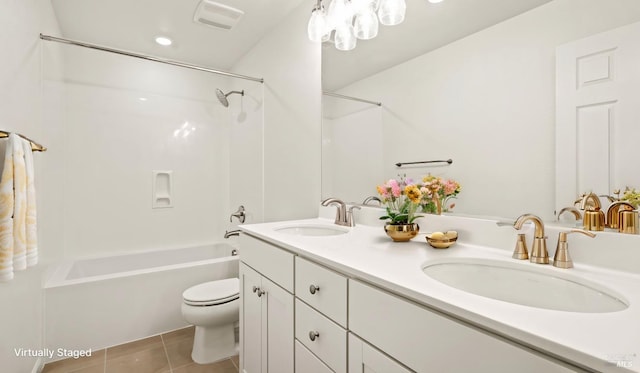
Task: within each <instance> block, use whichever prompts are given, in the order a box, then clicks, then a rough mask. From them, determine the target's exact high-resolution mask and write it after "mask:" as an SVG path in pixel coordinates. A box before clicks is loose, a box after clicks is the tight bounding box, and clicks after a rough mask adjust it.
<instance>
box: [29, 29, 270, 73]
mask: <svg viewBox="0 0 640 373" xmlns="http://www.w3.org/2000/svg"><path fill="white" fill-rule="evenodd" d="M40 39H42V40H47V41H55V42H57V43H63V44H71V45H77V46H80V47H85V48H90V49H96V50H99V51H103V52H109V53H115V54H121V55H123V56H129V57H135V58H140V59H143V60H147V61H154V62H160V63H164V64H167V65H173V66H179V67H186V68H188V69H193V70H198V71H204V72H208V73H213V74H218V75H224V76H229V77H232V78H239V79H245V80H252V81H254V82H260V83H264V79H262V78H254V77H251V76H246V75H240V74H234V73H230V72H227V71H221V70H215V69H210V68H208V67H202V66H198V65H192V64H188V63H184V62H179V61H173V60H168V59H164V58H159V57H153V56H149V55H146V54H140V53H133V52H127V51H123V50H120V49H114V48H109V47H103V46H101V45H97V44H91V43H85V42H83V41H77V40H71V39H65V38H58V37H55V36H50V35H44V34H40Z"/></svg>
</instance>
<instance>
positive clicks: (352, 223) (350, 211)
mask: <svg viewBox="0 0 640 373" xmlns="http://www.w3.org/2000/svg"><path fill="white" fill-rule="evenodd" d="M353 209H358V210H360V206H351V207H349V209H348V210H347V226H349V227H355V226H356V221H355V219H354V218H353Z"/></svg>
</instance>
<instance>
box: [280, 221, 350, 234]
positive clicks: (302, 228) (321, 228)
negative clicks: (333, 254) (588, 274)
mask: <svg viewBox="0 0 640 373" xmlns="http://www.w3.org/2000/svg"><path fill="white" fill-rule="evenodd" d="M275 230H276V231H277V232H281V233H287V234H292V235H295V236H336V235H339V234H345V233H348V232H349V230H348V229H347V228H342V227H340V226H337V225H336V226H333V225H322V224H314V225H312V224H308V225H295V226H287V227H280V228H276V229H275Z"/></svg>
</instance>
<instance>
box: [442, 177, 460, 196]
mask: <svg viewBox="0 0 640 373" xmlns="http://www.w3.org/2000/svg"><path fill="white" fill-rule="evenodd" d="M456 189H458V185H457V183H456V182H455V181H452V180H447V181H446V182H445V183H444V194H445V195H447V196H448V195H450V194H453V193H455V191H456Z"/></svg>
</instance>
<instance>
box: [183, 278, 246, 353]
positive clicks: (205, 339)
mask: <svg viewBox="0 0 640 373" xmlns="http://www.w3.org/2000/svg"><path fill="white" fill-rule="evenodd" d="M182 298H183V302H182V316H183V317H184V319H185V320H186V321H187V322H188V323H190V324H193V325H195V327H196V333H195V336H194V339H193V350H192V352H191V358H192V359H193V361H195V362H196V363H198V364H208V363H213V362H215V361H218V360H222V359H226V358H228V357H231V356H233V355H236V354H237V349H236V343H235V332H234V324H235V323H236V322H237V321H238V319H239V318H240V316H239V312H240V305H239V304H240V300H239V299H240V282H239V280H238V279H237V278H228V279H224V280H218V281H210V282H205V283H202V284H199V285H195V286H192V287H190V288H188V289H187V290H185V291H184V292H183V293H182Z"/></svg>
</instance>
